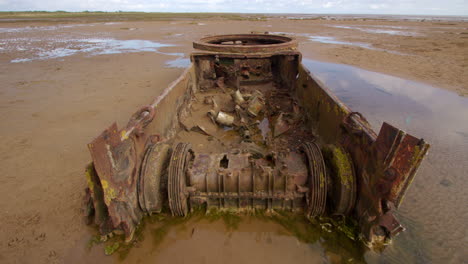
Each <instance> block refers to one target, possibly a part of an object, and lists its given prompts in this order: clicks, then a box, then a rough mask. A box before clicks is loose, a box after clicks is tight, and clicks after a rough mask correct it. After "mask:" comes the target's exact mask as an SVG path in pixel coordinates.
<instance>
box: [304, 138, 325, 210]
mask: <svg viewBox="0 0 468 264" xmlns="http://www.w3.org/2000/svg"><path fill="white" fill-rule="evenodd" d="M301 149H302V151H304V153H305V154H306V156H307V163H308V165H309V174H310V179H311V180H310V181H309V186H308V188H309V190H308V193H307V194H308V195H307V198H308V201H307V204H308V205H307V210H306V214H307V215H308V216H312V217H314V216H320V215H323V213H324V212H325V209H326V203H327V187H328V184H327V181H328V177H327V171H326V169H325V163H324V160H323V157H322V152H321V151H320V147H319V146H318V145H317V144H316V143H314V142H307V143H304V145H303V146H302V147H301Z"/></svg>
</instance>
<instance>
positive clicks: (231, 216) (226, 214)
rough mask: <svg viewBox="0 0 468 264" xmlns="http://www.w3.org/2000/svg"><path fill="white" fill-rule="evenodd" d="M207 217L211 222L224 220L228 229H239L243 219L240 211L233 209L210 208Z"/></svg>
mask: <svg viewBox="0 0 468 264" xmlns="http://www.w3.org/2000/svg"><path fill="white" fill-rule="evenodd" d="M205 218H206V219H208V220H209V221H210V222H213V221H218V220H223V222H224V225H225V226H226V228H227V229H228V230H235V229H237V228H238V227H239V224H240V222H241V221H242V217H241V216H240V215H239V213H237V212H235V211H232V210H219V209H210V210H208V211H207V212H206V216H205Z"/></svg>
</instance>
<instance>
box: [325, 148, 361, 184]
mask: <svg viewBox="0 0 468 264" xmlns="http://www.w3.org/2000/svg"><path fill="white" fill-rule="evenodd" d="M323 153H324V154H325V159H326V160H327V163H329V164H330V165H331V169H332V173H334V174H335V175H337V176H338V177H339V178H340V181H341V184H342V185H343V186H345V187H346V188H351V185H352V183H353V181H354V178H353V167H352V163H351V161H350V158H349V156H348V154H346V152H345V150H344V149H342V148H341V147H335V146H327V147H325V148H324V149H323Z"/></svg>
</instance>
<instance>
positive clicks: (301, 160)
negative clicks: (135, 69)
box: [84, 34, 429, 247]
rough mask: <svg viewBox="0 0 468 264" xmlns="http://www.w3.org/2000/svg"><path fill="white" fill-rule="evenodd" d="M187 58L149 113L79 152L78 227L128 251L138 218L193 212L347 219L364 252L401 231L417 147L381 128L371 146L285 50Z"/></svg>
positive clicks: (236, 42)
mask: <svg viewBox="0 0 468 264" xmlns="http://www.w3.org/2000/svg"><path fill="white" fill-rule="evenodd" d="M194 47H195V48H198V49H200V50H204V52H196V53H193V54H192V56H191V60H192V63H193V64H192V66H191V67H190V68H189V69H187V70H186V71H185V72H184V73H183V75H182V76H181V77H180V78H179V79H178V80H176V81H175V82H174V83H172V84H171V85H170V86H169V87H168V88H166V89H165V90H164V92H163V93H162V94H161V95H160V96H159V97H157V98H156V99H155V100H154V102H153V103H152V104H151V105H150V106H145V107H142V108H141V109H140V110H138V111H137V112H136V113H135V114H134V115H133V116H132V117H131V119H130V121H129V122H128V124H127V126H125V127H124V128H123V129H121V130H118V129H117V126H116V125H115V124H113V125H112V126H110V127H109V128H108V129H106V130H105V131H104V132H103V133H102V134H101V135H99V136H98V137H97V138H96V139H95V140H94V141H93V142H91V143H90V144H89V150H90V152H91V156H92V159H93V163H92V164H91V165H90V166H89V167H88V168H87V171H86V176H87V180H88V188H87V190H86V195H85V197H84V198H85V216H86V217H87V222H88V223H94V224H96V225H97V226H98V227H99V229H100V232H101V234H103V235H107V234H110V233H111V232H113V231H115V232H124V233H125V235H126V238H127V239H131V238H132V236H133V232H134V230H135V228H136V226H137V225H138V223H139V222H140V220H141V218H142V216H143V215H144V214H147V213H158V212H161V210H162V208H164V207H165V206H166V208H167V207H168V208H169V210H170V211H171V212H172V214H173V215H176V216H185V215H187V213H188V212H189V210H190V209H192V208H194V207H197V206H201V205H202V206H206V207H207V208H212V207H215V208H218V209H235V210H239V211H241V210H245V209H247V210H251V209H262V210H293V211H303V212H304V213H305V214H306V215H307V216H308V217H315V216H321V215H326V214H328V215H330V216H333V215H341V216H346V217H352V218H354V219H355V220H356V221H357V222H358V226H359V231H360V233H361V237H362V239H363V240H364V241H365V242H366V243H367V245H369V246H370V247H379V246H381V245H383V244H385V243H387V242H388V241H389V240H390V239H391V238H392V237H393V236H395V235H396V234H398V233H399V232H401V231H403V230H404V228H403V227H402V226H401V225H400V223H399V222H398V220H397V219H396V217H395V215H394V211H395V210H396V208H398V206H399V205H400V204H401V201H402V200H403V197H404V194H405V192H406V191H407V190H408V187H409V185H410V183H411V181H412V179H413V178H414V176H415V174H416V171H417V168H418V167H419V165H420V163H421V162H422V160H423V158H424V156H425V155H426V153H427V151H428V149H429V145H428V144H427V143H426V142H424V140H422V139H418V138H416V137H414V136H412V135H409V134H406V133H405V132H403V131H401V130H399V129H397V128H395V127H393V126H391V125H389V124H387V123H383V125H382V128H381V130H380V132H379V134H378V135H377V134H376V133H375V132H374V130H373V129H372V127H371V126H370V125H369V123H368V122H367V120H366V119H365V117H364V116H363V115H362V114H360V113H358V112H353V111H351V110H350V109H349V108H348V107H347V106H346V105H345V104H344V103H343V102H341V101H340V100H339V99H338V98H337V97H336V96H334V95H333V93H332V92H331V91H330V90H329V89H328V88H327V87H326V86H324V85H323V84H322V83H321V82H320V81H319V80H317V79H316V78H315V77H314V76H313V75H312V74H311V73H310V72H309V71H308V70H306V69H305V68H304V67H303V66H302V65H301V63H300V62H301V54H300V53H299V52H297V51H295V50H296V48H297V42H296V41H295V40H294V39H292V38H288V37H285V36H274V35H266V34H264V35H255V34H252V35H223V36H213V37H207V38H204V39H202V40H200V41H199V42H194ZM197 95H201V96H199V97H197ZM207 112H208V113H210V116H208V115H207ZM220 116H221V117H220ZM210 117H211V119H210ZM220 130H221V131H223V132H222V133H221V132H220ZM159 135H161V136H159ZM220 135H222V136H221V137H220ZM180 141H182V143H180ZM312 142H313V143H312ZM190 143H192V145H190ZM171 145H172V147H170V146H171ZM197 149H205V151H198V150H197ZM322 149H323V153H324V154H323V156H325V159H326V163H325V162H324V157H323V156H322ZM327 149H328V150H327ZM166 171H167V173H166Z"/></svg>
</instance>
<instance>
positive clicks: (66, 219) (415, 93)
mask: <svg viewBox="0 0 468 264" xmlns="http://www.w3.org/2000/svg"><path fill="white" fill-rule="evenodd" d="M86 22H92V21H86ZM59 25H61V26H59V27H57V23H44V22H40V23H39V22H37V23H27V24H26V23H2V24H0V27H1V28H2V31H0V32H1V34H0V43H1V46H0V47H1V49H0V81H1V83H2V86H1V89H0V122H1V124H2V129H1V134H0V135H1V137H2V139H3V142H4V143H3V144H2V145H1V146H0V164H1V166H0V175H2V176H1V177H0V183H1V184H0V193H1V194H2V197H1V198H2V199H0V205H1V208H2V213H1V215H0V221H1V223H2V228H1V229H0V238H1V240H0V261H1V262H4V263H32V262H34V263H38V262H39V263H54V262H58V263H61V262H64V261H67V262H70V261H71V259H73V261H75V262H90V260H91V259H92V258H90V257H98V258H99V259H103V260H105V261H109V262H113V261H115V260H117V258H115V257H104V254H103V252H102V247H96V249H93V250H92V251H91V252H88V251H84V252H81V251H80V250H83V248H84V247H85V244H86V243H87V241H88V240H89V238H90V237H91V235H92V234H93V230H92V229H90V228H88V227H86V226H85V225H84V223H83V221H82V218H81V212H80V208H81V198H82V196H83V190H84V188H85V184H86V182H85V179H84V177H83V171H84V166H85V165H86V164H87V162H89V160H90V158H89V154H88V152H87V149H86V143H88V142H89V141H91V139H92V138H93V137H94V136H96V135H98V134H99V133H100V132H101V131H102V130H103V129H104V128H105V127H106V126H108V125H110V124H111V122H113V121H117V123H118V125H119V126H123V125H125V123H126V121H127V120H128V118H129V117H130V115H131V114H132V113H133V111H135V110H136V109H137V108H138V107H139V106H141V105H142V104H145V103H148V102H150V101H151V98H154V97H155V96H157V95H158V94H159V93H160V92H161V91H162V89H164V88H165V87H166V86H167V85H168V84H169V83H170V82H172V81H173V80H175V79H176V78H177V77H178V75H179V74H180V73H181V72H182V68H168V67H166V64H167V63H168V62H169V61H173V60H179V63H178V64H177V63H176V64H175V65H176V66H184V63H186V62H187V61H186V60H183V56H181V54H175V53H183V54H185V57H186V56H187V55H188V54H189V52H190V51H191V41H193V40H194V39H197V38H199V37H201V36H204V35H207V34H221V33H239V32H250V31H261V32H264V31H270V32H289V33H294V34H295V35H296V36H297V38H298V39H299V40H300V51H301V52H302V53H303V56H304V58H309V59H315V60H321V61H327V62H334V63H344V64H349V65H354V66H358V67H360V68H364V69H367V70H372V71H377V72H381V73H386V74H390V75H394V76H398V77H402V78H405V79H410V80H416V81H422V82H424V83H426V84H427V85H432V86H437V87H439V88H443V89H445V90H449V91H444V90H439V89H437V88H427V86H424V85H423V84H417V85H414V84H413V83H409V82H404V80H403V81H398V80H401V79H392V78H387V77H386V76H384V75H382V76H378V75H377V77H378V78H377V79H376V80H373V79H372V77H369V78H367V79H366V84H367V85H369V84H373V85H374V86H376V87H380V86H379V84H378V82H379V81H382V79H385V80H388V84H387V85H384V86H382V87H384V88H382V87H380V90H383V91H380V93H381V94H383V95H380V96H378V94H379V91H377V95H376V96H374V97H368V96H364V95H368V94H369V93H370V90H357V91H355V90H353V88H352V87H353V86H363V85H364V84H363V83H352V82H348V83H346V82H344V81H341V82H340V80H344V79H345V78H344V77H346V72H349V71H353V70H352V69H342V68H334V67H330V65H328V67H329V68H327V65H324V64H317V63H315V64H314V63H311V64H310V67H311V70H312V71H313V72H317V74H318V75H319V76H320V78H323V79H324V81H326V82H327V80H328V82H327V83H329V85H330V86H333V87H334V88H333V87H332V88H333V89H334V92H335V93H337V95H338V96H339V97H340V98H341V99H342V100H344V101H345V103H347V104H348V105H350V106H351V108H352V109H355V110H357V111H361V112H362V113H363V114H364V115H366V116H367V117H368V118H369V120H370V121H371V124H372V125H373V126H374V128H375V129H376V130H378V127H379V126H380V123H381V122H382V121H384V120H386V121H389V122H391V123H393V124H395V125H397V126H401V127H402V128H404V129H406V130H407V131H408V132H410V133H412V134H414V135H417V136H423V137H425V138H426V140H427V141H428V142H430V143H432V144H433V148H432V149H431V151H430V155H429V156H428V158H427V159H426V161H425V162H424V163H423V166H422V167H421V169H420V171H419V173H418V175H417V177H416V179H415V181H414V183H413V186H412V188H410V190H409V193H408V195H407V197H406V200H405V201H404V203H403V205H402V208H401V217H400V218H402V221H403V223H404V224H405V225H406V226H407V228H408V230H407V232H406V233H403V234H402V235H400V236H399V237H398V238H397V239H396V240H395V241H394V245H393V246H391V247H389V248H388V249H387V250H386V251H385V252H384V253H383V254H382V255H377V254H374V253H366V258H365V259H366V260H367V261H368V262H384V263H386V262H391V263H398V262H401V263H406V262H408V260H409V261H410V262H415V263H427V262H434V263H438V262H442V261H444V262H453V263H457V262H462V261H466V259H468V256H467V255H466V253H465V252H464V247H463V245H464V243H466V229H467V226H466V223H467V222H468V219H467V218H468V211H467V208H466V206H463V205H464V204H467V202H468V197H467V195H466V194H465V190H466V187H468V186H467V184H466V181H465V180H464V176H465V174H466V171H468V165H467V162H466V155H467V154H468V153H467V149H468V129H467V127H466V124H467V123H468V122H466V121H468V119H467V118H468V110H467V107H466V104H467V103H466V102H467V99H466V98H465V97H461V96H458V95H457V94H460V95H467V94H468V92H467V91H468V90H467V89H468V88H467V86H466V84H467V83H468V79H467V78H468V77H467V76H468V75H467V74H466V71H467V70H466V69H467V68H466V67H467V61H466V54H468V51H467V45H468V29H467V27H468V23H466V22H465V23H462V22H434V21H433V22H431V21H426V22H408V21H400V22H394V21H354V20H352V21H329V20H287V19H279V18H274V19H271V20H267V21H255V22H254V21H242V20H235V21H234V20H231V21H226V20H197V21H186V20H177V21H153V22H144V21H143V22H118V23H101V22H99V23H98V22H92V23H80V24H79V25H77V24H59ZM28 26H29V27H30V28H27V29H25V27H28ZM337 26H339V27H337ZM31 27H32V28H31ZM34 27H39V28H34ZM366 30H367V31H366ZM369 30H374V31H369ZM376 30H377V31H378V32H376ZM385 30H386V32H385ZM382 31H384V33H382ZM323 37H325V38H323ZM110 39H111V40H112V41H109V40H110ZM125 40H147V41H151V43H148V42H136V43H135V42H125ZM319 41H322V42H319ZM323 42H341V44H339V43H338V44H333V43H323ZM343 42H344V44H343ZM155 43H161V44H172V45H177V46H171V47H161V46H158V45H155ZM356 43H358V44H357V46H356ZM109 50H112V51H113V53H112V54H105V53H106V52H105V51H109ZM63 55H67V56H63ZM12 60H13V61H18V62H16V63H12V62H11V61H12ZM314 67H315V69H316V70H314ZM338 67H339V66H338ZM324 69H328V70H324ZM361 74H362V72H361ZM340 76H341V77H340ZM374 77H375V76H374ZM350 78H351V77H350ZM353 78H356V77H353ZM385 87H393V90H392V89H388V90H385ZM418 87H419V88H418ZM420 87H423V88H420ZM431 89H435V90H431ZM401 90H403V92H401ZM405 90H407V91H405ZM410 91H411V92H410ZM435 91H437V92H435ZM450 91H453V92H450ZM347 92H348V93H347ZM372 93H376V91H374V90H372ZM439 93H441V94H442V95H440V94H439ZM389 94H390V95H393V96H392V97H385V96H390V95H389ZM401 98H408V99H405V100H400V99H401ZM439 98H440V100H437V99H439ZM369 102H371V103H369ZM380 102H387V103H386V104H381V103H380ZM388 102H390V103H388ZM432 105H434V107H431V106H432ZM463 121H465V122H463ZM253 226H255V225H253ZM260 226H261V225H260ZM199 228H200V230H202V234H203V235H202V236H201V237H196V239H193V240H192V239H191V238H185V239H180V240H181V241H180V242H177V241H176V242H174V243H179V244H177V248H179V249H180V250H179V251H183V252H185V254H187V258H189V259H190V256H196V254H198V253H197V249H196V247H195V245H199V244H201V243H202V242H203V241H204V240H207V239H212V240H213V241H215V242H219V243H223V241H231V240H230V236H229V233H227V234H224V232H225V231H223V229H222V227H219V226H217V227H210V226H209V225H200V226H199ZM211 228H213V229H211ZM270 228H271V229H269V230H266V231H265V232H267V233H268V232H270V233H271V232H273V233H275V232H276V231H275V230H276V229H277V228H278V227H271V226H270ZM251 229H252V226H249V225H248V224H246V225H242V226H241V227H240V229H239V231H238V232H239V233H238V234H237V233H236V232H234V233H233V234H234V236H240V237H242V236H244V238H238V237H237V238H234V239H233V242H232V245H233V246H232V247H233V248H234V249H236V252H235V254H234V253H232V252H231V255H230V254H226V255H223V254H218V255H216V256H217V257H215V258H201V257H199V256H197V258H196V261H195V260H194V262H193V263H204V262H206V263H215V262H219V261H225V260H227V259H229V260H230V261H233V262H234V260H236V259H237V260H239V261H241V260H242V258H241V257H242V255H243V254H242V252H243V251H244V250H245V251H248V250H254V249H252V248H254V247H258V248H257V249H258V250H261V251H271V252H272V253H274V252H276V251H278V250H285V249H284V248H285V247H292V244H291V243H296V244H297V248H296V249H294V250H297V252H302V253H297V254H299V256H300V257H299V258H294V257H297V256H298V255H288V256H290V257H291V258H287V256H284V258H285V259H284V261H289V262H296V261H305V260H309V262H310V261H312V262H319V263H320V262H323V263H327V262H334V261H333V259H334V260H335V261H336V259H341V258H340V257H339V256H338V257H335V258H333V257H332V258H331V257H330V256H328V255H326V254H325V255H324V253H323V252H324V250H323V247H320V246H318V245H311V246H307V245H301V244H300V243H297V242H293V241H295V240H294V239H293V238H292V237H290V238H287V236H284V233H281V234H282V235H277V236H275V235H273V237H274V238H273V239H263V240H262V239H259V241H257V242H256V243H254V244H249V245H251V246H249V247H246V246H245V245H243V243H245V241H246V240H248V239H250V238H251V237H253V236H254V235H249V234H246V235H242V233H243V232H247V233H248V232H251V231H252V230H251ZM203 230H205V231H203ZM210 230H212V231H210ZM213 230H214V231H213ZM220 230H221V231H220ZM215 231H216V232H215ZM203 232H204V233H203ZM210 232H211V233H210ZM213 232H215V233H216V235H210V234H212V233H213ZM283 232H284V230H283ZM236 234H237V235H236ZM275 234H276V233H275ZM285 237H286V238H285ZM176 240H178V239H176ZM272 241H273V242H272ZM270 242H272V244H271V245H270V244H268V245H267V244H266V243H270ZM164 243H166V244H167V246H165V247H162V248H160V249H159V250H158V252H159V253H158V254H159V255H157V256H154V257H156V258H157V259H158V260H159V262H169V261H170V259H171V254H177V252H175V251H174V249H173V247H172V246H173V245H172V244H171V243H170V241H166V242H164ZM142 248H143V250H140V249H139V250H136V251H135V252H147V253H145V254H150V253H148V250H149V248H148V247H145V246H142ZM307 248H309V249H311V251H310V252H308V251H306V250H305V249H307ZM145 250H146V251H145ZM220 250H223V249H220ZM224 250H227V249H224ZM301 250H302V251H301ZM80 252H81V253H80ZM221 252H227V251H221ZM134 254H136V253H134ZM301 254H303V255H301ZM317 254H318V255H317ZM272 255H274V254H272ZM236 256H239V258H237V257H236ZM139 257H141V256H139ZM254 257H255V258H257V259H258V260H259V261H258V262H257V263H261V260H263V259H262V257H261V255H255V256H254ZM137 259H138V257H137V256H135V255H134V257H133V258H132V257H131V256H130V257H129V260H135V261H136V260H137ZM181 259H182V260H178V261H180V262H182V261H183V258H181ZM80 260H83V261H80ZM265 260H268V258H265Z"/></svg>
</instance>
